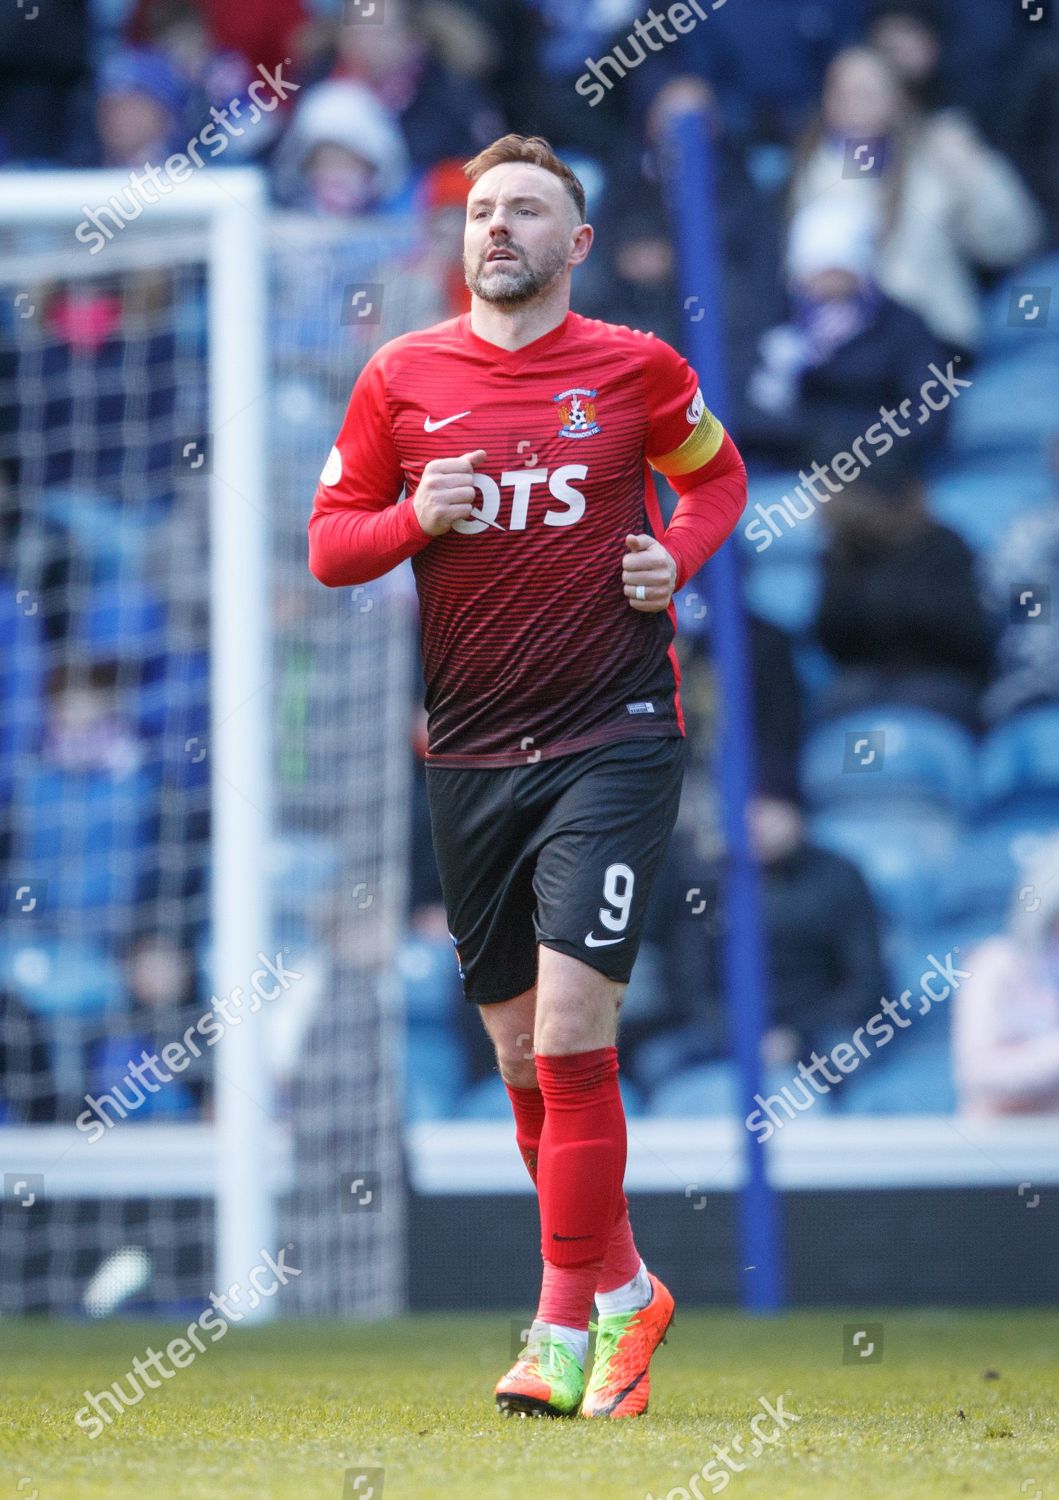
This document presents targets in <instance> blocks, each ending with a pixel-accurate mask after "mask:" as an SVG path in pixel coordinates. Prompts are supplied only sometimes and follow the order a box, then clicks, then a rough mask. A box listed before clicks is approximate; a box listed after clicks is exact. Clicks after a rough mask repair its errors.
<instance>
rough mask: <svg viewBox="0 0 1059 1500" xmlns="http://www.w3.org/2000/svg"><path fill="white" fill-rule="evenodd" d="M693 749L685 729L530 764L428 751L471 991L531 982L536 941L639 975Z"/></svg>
mask: <svg viewBox="0 0 1059 1500" xmlns="http://www.w3.org/2000/svg"><path fill="white" fill-rule="evenodd" d="M686 757H687V740H686V739H685V738H684V737H683V735H680V736H677V735H674V736H672V737H668V738H655V739H634V740H621V741H619V742H618V743H616V744H609V745H597V746H594V747H593V748H592V749H589V750H581V751H578V752H575V753H574V754H572V755H560V756H556V757H555V758H554V759H552V760H545V761H538V762H536V763H527V764H526V765H522V766H507V767H503V768H491V767H483V768H481V769H466V768H464V767H460V766H432V765H431V764H430V763H429V762H428V763H427V768H426V778H427V798H428V801H429V805H430V821H431V828H432V831H433V837H434V851H435V854H436V856H437V862H438V873H439V875H440V877H441V889H442V894H443V896H444V900H445V910H446V914H447V916H448V925H449V933H450V935H451V937H452V940H453V943H454V944H455V946H456V955H457V959H458V961H459V965H460V978H461V979H462V980H463V989H464V995H465V996H466V998H467V999H468V1000H469V1001H470V1002H471V1003H472V1004H475V1005H489V1004H492V1003H494V1002H496V1001H499V1000H510V999H512V998H513V997H514V996H515V995H521V994H522V993H523V992H524V991H526V990H528V989H531V988H532V986H533V985H534V984H535V983H536V979H537V945H538V943H543V945H544V946H545V947H546V948H554V949H556V950H557V951H558V952H560V953H569V954H571V956H572V957H574V958H579V959H581V961H582V962H583V963H586V964H589V965H590V966H591V967H592V968H593V969H598V970H599V972H600V973H601V974H606V975H607V977H608V978H610V979H615V980H618V981H619V982H621V983H626V982H627V981H628V978H629V975H630V974H631V972H632V966H633V963H634V961H635V959H636V952H637V949H638V948H639V945H640V933H641V929H642V927H643V919H644V913H645V911H646V908H647V898H648V896H649V894H650V890H651V884H652V882H653V880H654V877H655V873H656V871H657V869H658V866H659V863H660V861H661V859H662V855H663V854H664V852H665V848H666V845H667V843H668V842H669V836H670V834H671V833H672V831H673V825H674V823H675V822H676V817H677V807H678V805H679V802H680V788H681V783H682V781H683V779H684V766H685V761H686Z"/></svg>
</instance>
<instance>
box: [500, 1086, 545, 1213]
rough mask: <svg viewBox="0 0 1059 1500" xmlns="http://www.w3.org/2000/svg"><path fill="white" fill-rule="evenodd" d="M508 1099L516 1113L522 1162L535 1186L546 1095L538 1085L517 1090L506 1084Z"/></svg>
mask: <svg viewBox="0 0 1059 1500" xmlns="http://www.w3.org/2000/svg"><path fill="white" fill-rule="evenodd" d="M504 1087H505V1088H506V1089H507V1097H508V1098H509V1099H510V1100H511V1108H512V1109H513V1110H514V1112H515V1143H516V1145H517V1146H518V1149H519V1151H520V1152H521V1153H522V1160H523V1161H524V1162H525V1163H526V1170H527V1172H528V1173H529V1174H530V1176H531V1177H532V1178H533V1185H534V1187H536V1185H537V1153H538V1151H539V1150H540V1145H541V1131H542V1129H543V1128H544V1095H543V1094H542V1093H541V1091H540V1089H539V1088H538V1087H537V1085H536V1084H533V1086H532V1087H531V1088H528V1089H518V1088H515V1086H514V1085H513V1084H510V1083H507V1082H505V1084H504Z"/></svg>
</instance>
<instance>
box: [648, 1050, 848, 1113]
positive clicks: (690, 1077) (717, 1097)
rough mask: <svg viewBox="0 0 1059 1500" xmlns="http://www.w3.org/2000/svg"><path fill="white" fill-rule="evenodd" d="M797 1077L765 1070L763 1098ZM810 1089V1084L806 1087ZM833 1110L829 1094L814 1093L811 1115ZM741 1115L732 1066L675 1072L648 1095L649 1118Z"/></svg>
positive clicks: (721, 1064)
mask: <svg viewBox="0 0 1059 1500" xmlns="http://www.w3.org/2000/svg"><path fill="white" fill-rule="evenodd" d="M797 1077H798V1074H797V1068H796V1066H795V1067H790V1068H768V1069H767V1070H766V1071H765V1073H764V1075H763V1077H762V1081H761V1092H762V1095H763V1096H764V1097H765V1098H768V1096H769V1095H770V1094H777V1093H779V1092H780V1091H781V1090H782V1089H783V1087H784V1086H785V1085H790V1084H791V1083H792V1081H794V1080H796V1079H797ZM807 1086H808V1087H809V1088H811V1087H812V1085H811V1084H810V1085H807ZM793 1096H794V1099H795V1101H796V1102H797V1101H798V1100H800V1099H801V1098H802V1097H803V1093H802V1090H801V1085H799V1086H798V1087H797V1088H795V1089H794V1090H793ZM833 1108H834V1104H833V1100H832V1096H831V1095H830V1094H817V1095H816V1096H815V1099H814V1103H813V1105H812V1111H813V1113H824V1112H827V1111H830V1110H831V1109H833ZM739 1112H740V1102H739V1074H738V1070H737V1069H736V1066H735V1064H734V1063H731V1062H716V1063H698V1064H695V1065H694V1066H692V1067H689V1068H681V1069H678V1071H677V1072H675V1073H673V1074H672V1075H671V1076H670V1077H669V1078H666V1079H663V1080H662V1082H660V1083H659V1084H658V1085H657V1087H656V1088H654V1089H653V1090H652V1092H651V1096H650V1100H649V1102H648V1109H647V1113H648V1115H657V1116H660V1117H663V1118H669V1119H681V1118H694V1117H695V1116H697V1115H705V1116H714V1115H728V1116H730V1115H737V1114H738V1113H739Z"/></svg>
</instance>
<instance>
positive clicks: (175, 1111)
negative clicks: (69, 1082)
mask: <svg viewBox="0 0 1059 1500" xmlns="http://www.w3.org/2000/svg"><path fill="white" fill-rule="evenodd" d="M153 1050H154V1048H153V1045H152V1039H151V1037H150V1036H148V1035H147V1034H146V1033H140V1034H137V1033H136V1032H133V1031H127V1032H122V1033H120V1034H117V1035H115V1036H108V1037H105V1038H103V1039H102V1040H101V1041H100V1042H98V1043H96V1044H95V1045H93V1046H91V1047H90V1048H89V1068H88V1091H89V1092H90V1093H91V1094H92V1095H93V1096H94V1097H95V1098H99V1096H100V1095H101V1094H105V1093H108V1092H109V1091H110V1090H111V1089H112V1088H113V1087H114V1085H115V1084H117V1085H118V1087H119V1089H120V1090H121V1097H122V1099H123V1100H125V1101H128V1102H129V1103H132V1104H133V1106H134V1107H133V1108H132V1109H130V1110H129V1112H128V1114H127V1116H126V1119H125V1120H122V1121H121V1123H122V1124H126V1123H129V1122H133V1121H135V1122H137V1123H138V1124H146V1122H147V1121H148V1120H154V1121H158V1120H188V1119H193V1118H194V1117H195V1115H196V1114H197V1113H198V1110H197V1108H196V1105H195V1096H194V1095H193V1094H192V1092H191V1090H190V1089H189V1088H188V1086H187V1084H186V1083H184V1082H183V1081H182V1080H181V1079H180V1078H177V1077H176V1076H174V1077H172V1078H171V1079H170V1081H169V1082H168V1083H160V1084H156V1086H155V1091H154V1092H153V1093H152V1092H151V1090H150V1089H149V1088H146V1087H142V1086H139V1087H138V1086H137V1084H136V1080H135V1077H134V1076H133V1077H131V1078H130V1077H129V1064H130V1063H132V1062H135V1061H137V1060H138V1059H139V1058H140V1057H141V1056H142V1054H143V1053H144V1052H148V1053H150V1052H152V1051H153ZM151 1081H152V1082H154V1080H153V1079H152V1080H151ZM139 1094H142V1095H143V1096H144V1097H143V1103H142V1104H136V1103H135V1101H136V1099H137V1097H138V1095H139ZM120 1102H121V1101H119V1103H120ZM108 1118H111V1116H110V1115H109V1113H108ZM118 1118H119V1120H120V1115H119V1116H118Z"/></svg>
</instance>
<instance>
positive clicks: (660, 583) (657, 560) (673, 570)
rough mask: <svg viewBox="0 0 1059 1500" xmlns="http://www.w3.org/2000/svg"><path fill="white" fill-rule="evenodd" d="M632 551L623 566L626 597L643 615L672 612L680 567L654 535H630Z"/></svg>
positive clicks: (627, 553) (628, 542) (627, 555)
mask: <svg viewBox="0 0 1059 1500" xmlns="http://www.w3.org/2000/svg"><path fill="white" fill-rule="evenodd" d="M625 545H626V547H627V548H628V549H629V550H628V551H627V552H626V554H625V556H624V558H623V559H622V564H621V577H622V583H623V584H624V585H625V597H626V599H628V601H629V607H630V608H631V609H635V610H638V611H639V612H640V614H646V615H651V614H657V613H658V612H659V610H663V609H668V608H669V601H670V600H671V599H672V597H673V590H674V589H675V588H676V585H677V565H676V563H675V562H674V561H673V559H672V558H671V557H670V555H669V553H668V552H667V551H666V549H665V548H664V547H663V546H662V543H661V542H657V541H655V539H654V537H653V536H645V535H641V536H627V537H626V538H625Z"/></svg>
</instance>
